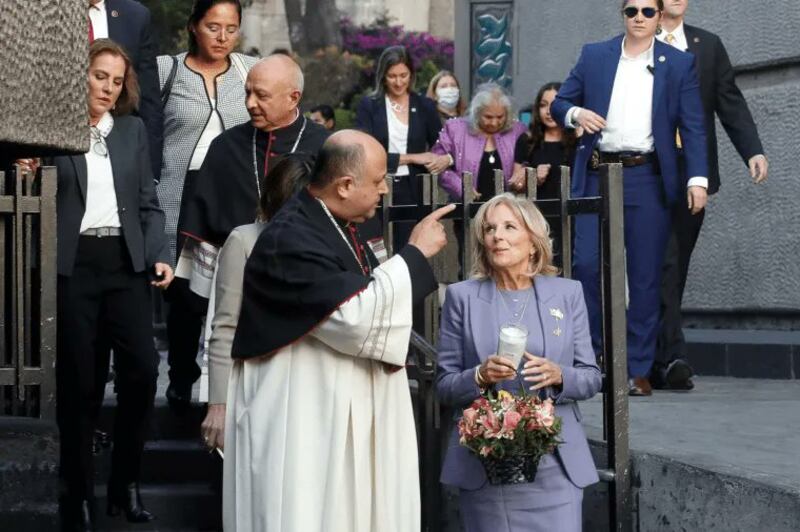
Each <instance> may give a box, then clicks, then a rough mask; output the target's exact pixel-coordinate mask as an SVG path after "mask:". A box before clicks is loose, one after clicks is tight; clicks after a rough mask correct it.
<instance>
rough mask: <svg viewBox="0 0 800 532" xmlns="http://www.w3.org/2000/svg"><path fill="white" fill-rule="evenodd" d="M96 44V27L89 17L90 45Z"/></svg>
mask: <svg viewBox="0 0 800 532" xmlns="http://www.w3.org/2000/svg"><path fill="white" fill-rule="evenodd" d="M93 42H94V26H92V18H91V17H89V44H92V43H93Z"/></svg>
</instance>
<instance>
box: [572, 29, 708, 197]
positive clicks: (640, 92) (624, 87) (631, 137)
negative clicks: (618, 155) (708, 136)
mask: <svg viewBox="0 0 800 532" xmlns="http://www.w3.org/2000/svg"><path fill="white" fill-rule="evenodd" d="M679 29H680V32H681V35H682V36H683V42H684V43H685V42H686V36H685V34H683V25H681V27H680V28H679ZM676 31H677V30H676ZM662 33H663V32H662ZM673 33H674V32H673ZM676 39H677V35H676ZM676 42H678V41H677V40H676ZM654 47H655V39H654V40H653V43H652V44H651V45H650V48H648V49H647V51H645V52H643V53H641V54H639V55H638V56H636V57H630V56H628V55H627V54H626V53H625V39H624V38H623V39H622V55H621V56H620V58H619V66H618V67H617V75H616V77H615V78H614V88H613V89H612V91H611V101H610V102H609V106H608V115H607V116H606V127H605V128H604V129H603V131H602V132H601V133H600V139H599V140H598V142H597V148H598V149H599V150H600V151H604V152H620V151H635V152H643V153H649V152H652V151H653V150H654V149H655V145H654V142H653V80H654V76H653V74H652V73H651V72H650V69H652V68H653V59H654V57H653V55H654V54H653V48H654ZM684 50H685V48H684ZM580 111H581V108H580V107H577V106H576V107H572V108H571V109H570V110H569V111H568V112H567V115H566V120H565V122H566V125H567V127H573V128H574V127H577V125H578V124H577V121H576V120H577V119H576V116H577V114H578V113H580ZM686 186H687V188H688V187H692V186H700V187H703V188H708V178H706V177H702V176H693V177H691V178H689V180H688V182H687V184H686Z"/></svg>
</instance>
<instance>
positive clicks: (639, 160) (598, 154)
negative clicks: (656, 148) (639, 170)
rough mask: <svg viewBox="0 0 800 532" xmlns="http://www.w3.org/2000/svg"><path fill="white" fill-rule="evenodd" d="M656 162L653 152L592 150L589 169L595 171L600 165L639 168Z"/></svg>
mask: <svg viewBox="0 0 800 532" xmlns="http://www.w3.org/2000/svg"><path fill="white" fill-rule="evenodd" d="M657 162H658V157H657V156H656V153H655V152H650V153H637V152H603V151H598V150H594V152H592V160H591V163H590V164H591V168H592V170H597V169H598V168H599V167H600V165H601V164H621V165H622V166H624V167H625V168H630V167H632V166H641V165H643V164H654V163H657Z"/></svg>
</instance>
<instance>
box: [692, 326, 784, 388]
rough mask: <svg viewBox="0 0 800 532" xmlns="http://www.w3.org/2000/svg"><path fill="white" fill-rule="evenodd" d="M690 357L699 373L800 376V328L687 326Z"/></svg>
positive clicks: (739, 376) (756, 376) (752, 376)
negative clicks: (778, 329) (769, 328)
mask: <svg viewBox="0 0 800 532" xmlns="http://www.w3.org/2000/svg"><path fill="white" fill-rule="evenodd" d="M683 332H684V336H685V338H686V347H687V357H686V358H687V359H688V362H689V363H690V364H691V365H692V367H693V368H694V370H695V372H696V373H697V374H698V375H708V376H719V377H737V378H747V379H798V378H800V331H767V330H741V329H684V330H683Z"/></svg>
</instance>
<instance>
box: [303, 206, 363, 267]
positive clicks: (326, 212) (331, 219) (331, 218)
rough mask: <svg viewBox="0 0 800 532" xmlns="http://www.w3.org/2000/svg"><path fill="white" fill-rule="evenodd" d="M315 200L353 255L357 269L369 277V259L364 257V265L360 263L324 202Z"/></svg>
mask: <svg viewBox="0 0 800 532" xmlns="http://www.w3.org/2000/svg"><path fill="white" fill-rule="evenodd" d="M316 200H317V201H318V202H319V204H320V205H322V210H323V211H325V214H327V215H328V219H329V220H330V221H331V223H332V224H333V226H334V227H335V228H336V231H338V232H339V236H341V237H342V240H344V243H345V244H347V247H348V248H349V249H350V252H351V253H352V254H353V258H354V259H356V262H357V263H358V265H359V267H360V268H361V271H362V272H364V275H367V276H369V275H370V274H371V273H372V268H371V267H370V265H369V259H367V258H366V256H365V257H364V262H365V263H366V264H364V263H362V262H361V258H360V256H359V254H358V253H357V252H356V250H355V249H354V248H353V244H351V243H350V240H348V239H347V236H346V235H345V234H344V231H342V228H341V227H340V226H339V224H338V223H336V220H335V219H334V217H333V215H332V214H331V211H329V210H328V206H327V205H325V202H324V201H322V200H321V199H319V198H316Z"/></svg>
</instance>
